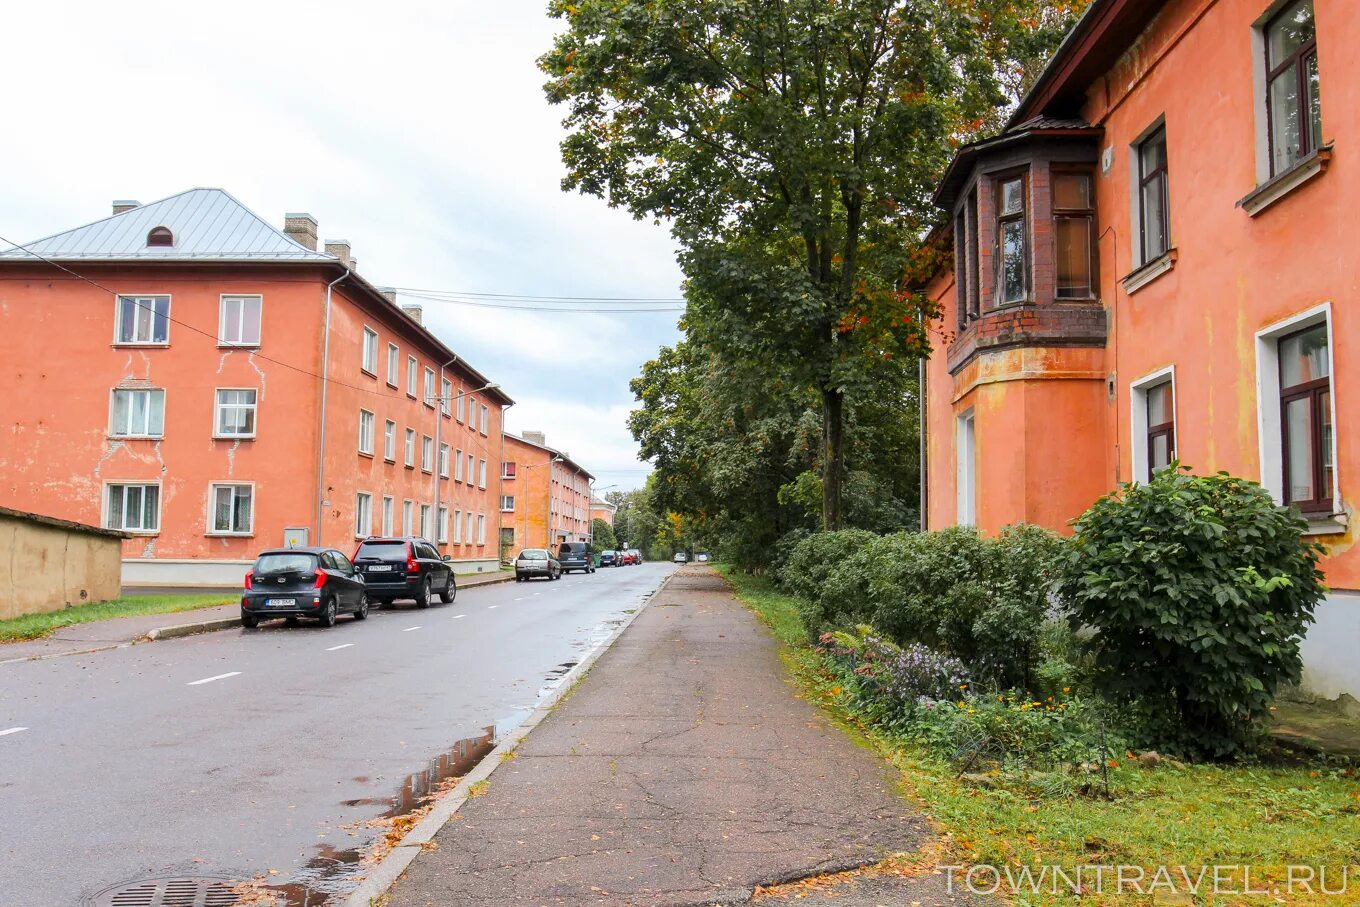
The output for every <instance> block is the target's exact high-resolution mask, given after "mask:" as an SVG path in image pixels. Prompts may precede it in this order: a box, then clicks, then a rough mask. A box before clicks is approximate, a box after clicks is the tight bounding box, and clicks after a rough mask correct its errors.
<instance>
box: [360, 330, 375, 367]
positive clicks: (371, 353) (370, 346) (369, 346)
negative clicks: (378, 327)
mask: <svg viewBox="0 0 1360 907" xmlns="http://www.w3.org/2000/svg"><path fill="white" fill-rule="evenodd" d="M363 369H364V371H366V372H368V373H369V374H370V375H377V374H378V332H377V331H375V330H373V329H372V328H364V360H363Z"/></svg>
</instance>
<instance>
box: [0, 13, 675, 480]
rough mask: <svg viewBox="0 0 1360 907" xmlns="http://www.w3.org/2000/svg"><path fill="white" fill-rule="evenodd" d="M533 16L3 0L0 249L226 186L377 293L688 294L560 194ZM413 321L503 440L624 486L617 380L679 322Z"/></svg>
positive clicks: (585, 201)
mask: <svg viewBox="0 0 1360 907" xmlns="http://www.w3.org/2000/svg"><path fill="white" fill-rule="evenodd" d="M545 8H546V0H490V2H488V0H439V2H410V0H395V2H372V0H366V2H335V0H331V2H326V3H313V2H298V0H284V2H279V0H274V2H268V3H265V2H259V0H238V2H234V3H217V4H198V3H185V2H182V0H177V2H134V3H108V2H106V0H99V2H87V0H82V2H68V0H49V2H47V3H43V4H28V3H23V4H20V3H13V4H6V5H5V7H4V10H3V12H0V32H3V33H4V34H5V35H6V36H7V37H8V40H7V41H6V42H5V50H4V53H3V55H0V77H2V78H3V85H4V88H5V91H4V97H5V101H4V106H5V120H6V122H7V123H8V126H7V128H6V130H5V132H6V133H7V134H6V137H5V139H4V141H0V170H2V172H4V173H5V174H6V178H5V180H4V185H3V187H0V234H3V235H5V236H7V237H10V238H11V239H14V240H17V241H19V242H24V241H26V240H31V239H36V238H38V237H41V236H46V235H48V234H51V233H56V232H58V231H60V230H64V229H67V228H69V227H74V226H78V225H80V224H83V223H86V222H88V221H91V220H94V219H97V218H99V217H102V216H105V215H107V214H108V213H109V207H108V206H109V202H110V201H111V200H112V199H115V198H132V199H138V200H140V201H142V202H150V201H155V200H156V199H160V198H164V197H166V196H168V195H173V194H175V193H177V192H180V191H182V190H184V189H187V188H191V187H194V186H215V187H220V188H223V189H226V190H227V191H229V192H231V193H232V194H233V195H235V196H236V197H237V198H238V199H240V200H241V201H242V202H243V203H245V204H246V205H247V206H248V207H250V208H251V209H253V210H254V211H255V212H256V213H257V214H259V215H261V216H262V217H264V218H265V219H266V220H268V221H270V222H271V223H274V224H276V225H278V226H282V221H283V214H284V212H285V211H307V212H309V213H311V214H312V215H313V216H314V217H316V219H317V220H318V221H319V222H320V233H321V237H322V239H323V240H324V239H348V240H349V241H350V242H351V244H352V245H353V248H354V256H355V257H356V258H357V259H358V261H359V270H360V272H361V273H363V274H364V275H365V276H366V277H368V278H369V279H370V280H372V281H373V282H374V283H377V284H379V285H392V286H402V287H415V288H429V289H439V290H460V291H473V292H481V293H522V294H531V295H538V296H620V297H622V296H649V297H675V296H679V295H680V280H681V277H680V272H679V269H678V268H677V266H676V264H675V258H674V247H673V244H672V242H671V239H670V236H669V234H668V233H667V232H666V230H665V229H664V228H663V227H658V226H654V225H653V224H652V223H650V222H638V221H634V220H633V219H632V218H631V217H629V216H628V215H627V214H626V213H624V212H621V211H612V210H610V209H609V208H608V207H607V206H606V205H605V204H604V203H603V202H602V201H600V200H599V199H595V198H586V197H582V196H577V195H567V194H565V193H563V192H562V191H561V190H560V188H559V181H560V179H561V175H562V169H563V168H562V164H561V161H560V159H559V157H558V150H557V144H558V141H559V140H560V138H561V136H562V129H561V126H560V120H561V118H562V110H561V109H560V108H553V107H551V106H549V105H548V103H547V102H546V101H545V100H544V98H543V92H542V88H541V86H542V83H543V81H544V77H543V75H542V73H540V72H539V71H538V69H537V67H536V66H535V64H534V61H535V59H536V58H537V57H538V55H539V54H541V53H543V52H544V51H545V50H546V49H547V48H548V47H549V46H550V43H551V38H552V35H553V33H554V31H556V30H558V28H559V26H558V24H557V23H555V22H553V21H552V20H550V19H548V17H547V16H546V15H545V13H544V9H545ZM404 301H406V302H419V303H421V304H423V305H424V306H425V323H426V324H427V325H428V326H430V327H431V328H432V329H433V330H434V331H435V333H437V334H438V335H439V336H440V338H441V339H443V340H444V341H445V342H446V343H448V344H449V345H450V346H451V347H453V349H454V350H455V351H457V352H458V353H459V354H460V355H463V356H465V357H466V358H467V359H468V360H469V361H471V362H472V363H473V364H474V365H475V366H476V367H477V368H478V369H479V370H480V371H482V372H483V373H484V374H487V375H489V376H490V377H491V379H492V380H493V381H498V382H500V383H501V385H502V386H503V387H504V388H505V389H506V391H507V392H508V393H509V394H510V395H511V396H512V397H514V398H515V400H516V401H518V403H517V405H516V406H515V407H514V408H512V409H511V410H510V412H509V415H508V417H507V425H508V427H509V429H510V430H512V431H524V430H532V429H541V430H543V431H545V432H546V433H547V436H548V443H549V444H551V445H552V446H555V447H559V448H561V449H564V450H566V451H568V452H569V453H570V454H571V455H572V457H573V458H575V459H578V460H580V461H581V462H582V463H583V464H584V465H585V466H586V467H587V468H589V469H590V470H591V471H592V472H594V473H595V474H596V475H597V477H598V479H597V483H596V484H597V487H603V486H608V485H617V486H618V487H619V488H622V489H627V488H632V487H635V486H638V485H640V484H641V483H642V481H643V479H644V478H645V476H646V472H647V466H646V464H644V463H640V462H638V460H637V456H636V455H637V448H636V445H635V444H634V443H633V441H632V437H631V435H629V433H628V430H627V427H626V425H625V419H626V417H627V414H628V412H629V410H630V409H631V408H632V404H633V398H632V395H631V394H630V393H629V392H628V379H629V378H631V377H633V376H634V375H635V374H637V371H638V367H639V366H640V365H641V364H642V363H643V362H645V361H646V360H647V359H650V358H652V357H653V356H654V355H655V354H656V350H657V348H658V347H659V346H660V345H661V344H669V343H673V342H674V341H675V340H676V339H678V333H677V331H676V329H675V319H676V315H675V313H666V314H645V315H612V316H601V315H593V314H568V313H546V314H545V313H519V312H505V311H496V310H489V309H479V308H471V307H465V306H459V305H454V304H449V303H439V302H430V301H427V300H415V299H411V300H404Z"/></svg>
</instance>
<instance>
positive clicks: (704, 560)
mask: <svg viewBox="0 0 1360 907" xmlns="http://www.w3.org/2000/svg"><path fill="white" fill-rule="evenodd" d="M694 559H695V560H696V561H698V562H699V563H701V564H706V563H708V555H707V554H704V553H700V554H696V555H694Z"/></svg>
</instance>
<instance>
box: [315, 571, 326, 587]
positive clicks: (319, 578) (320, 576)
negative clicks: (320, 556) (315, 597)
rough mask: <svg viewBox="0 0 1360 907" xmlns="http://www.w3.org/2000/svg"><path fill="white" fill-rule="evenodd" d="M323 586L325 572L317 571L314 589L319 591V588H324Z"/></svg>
mask: <svg viewBox="0 0 1360 907" xmlns="http://www.w3.org/2000/svg"><path fill="white" fill-rule="evenodd" d="M324 585H326V573H325V571H323V570H318V571H316V586H315V588H317V589H320V588H321V587H322V586H324Z"/></svg>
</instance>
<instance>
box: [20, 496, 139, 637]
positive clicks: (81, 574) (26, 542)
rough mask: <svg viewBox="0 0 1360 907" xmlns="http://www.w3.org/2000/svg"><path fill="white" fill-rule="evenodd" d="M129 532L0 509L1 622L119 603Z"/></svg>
mask: <svg viewBox="0 0 1360 907" xmlns="http://www.w3.org/2000/svg"><path fill="white" fill-rule="evenodd" d="M122 540H123V533H121V532H113V531H111V530H105V529H98V528H96V527H93V526H86V525H84V524H82V523H72V522H68V521H66V520H58V519H53V518H51V517H45V516H42V515H40V514H32V513H23V512H21V511H17V510H10V509H9V508H3V507H0V552H3V553H4V556H3V557H0V620H7V619H9V618H12V617H19V616H21V615H24V614H39V613H43V612H46V611H59V610H61V609H62V608H65V607H68V606H70V605H83V604H87V603H89V602H98V601H107V600H108V599H111V598H117V597H118V592H119V589H120V588H121V578H120V571H121V562H122Z"/></svg>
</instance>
